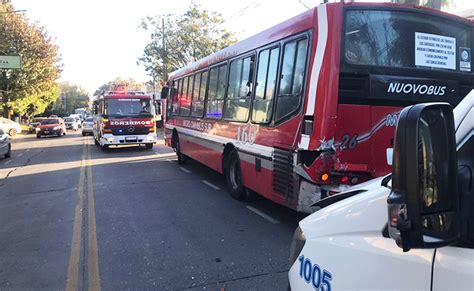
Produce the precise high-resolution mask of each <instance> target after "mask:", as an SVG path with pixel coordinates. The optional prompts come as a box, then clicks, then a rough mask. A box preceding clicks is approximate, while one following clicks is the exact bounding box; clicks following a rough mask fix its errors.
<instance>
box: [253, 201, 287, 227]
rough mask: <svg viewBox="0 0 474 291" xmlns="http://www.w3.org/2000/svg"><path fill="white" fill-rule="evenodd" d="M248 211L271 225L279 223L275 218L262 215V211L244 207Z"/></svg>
mask: <svg viewBox="0 0 474 291" xmlns="http://www.w3.org/2000/svg"><path fill="white" fill-rule="evenodd" d="M246 207H247V209H248V210H250V211H252V212H253V213H255V214H257V215H258V216H260V217H262V218H264V219H266V220H268V221H270V222H271V223H273V224H277V223H280V222H279V221H278V220H276V219H275V218H273V217H271V216H269V215H267V214H265V213H263V212H262V211H260V210H258V209H256V208H254V207H252V206H248V205H247V206H246Z"/></svg>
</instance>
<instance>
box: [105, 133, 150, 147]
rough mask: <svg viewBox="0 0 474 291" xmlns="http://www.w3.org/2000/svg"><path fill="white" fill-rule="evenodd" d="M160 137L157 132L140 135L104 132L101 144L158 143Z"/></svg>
mask: <svg viewBox="0 0 474 291" xmlns="http://www.w3.org/2000/svg"><path fill="white" fill-rule="evenodd" d="M157 141H158V137H157V136H156V133H149V134H138V135H119V136H117V135H113V134H104V135H103V136H102V137H101V138H100V144H101V145H133V144H150V143H151V144H156V142H157Z"/></svg>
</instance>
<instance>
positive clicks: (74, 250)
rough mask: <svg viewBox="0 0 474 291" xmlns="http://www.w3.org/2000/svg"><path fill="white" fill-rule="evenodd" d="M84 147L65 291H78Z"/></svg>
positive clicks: (84, 168) (84, 149)
mask: <svg viewBox="0 0 474 291" xmlns="http://www.w3.org/2000/svg"><path fill="white" fill-rule="evenodd" d="M85 158H86V146H85V140H84V147H83V150H82V158H81V169H80V173H79V186H78V188H77V203H76V208H75V210H74V226H73V230H72V243H71V254H70V256H69V265H68V271H67V283H66V291H73V290H78V289H79V263H80V260H81V240H82V206H83V202H84V176H85V170H86V167H85V165H86V162H85Z"/></svg>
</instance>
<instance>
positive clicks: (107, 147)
mask: <svg viewBox="0 0 474 291" xmlns="http://www.w3.org/2000/svg"><path fill="white" fill-rule="evenodd" d="M100 148H101V149H102V151H104V152H106V151H108V150H109V146H108V145H106V144H104V145H103V146H101V147H100Z"/></svg>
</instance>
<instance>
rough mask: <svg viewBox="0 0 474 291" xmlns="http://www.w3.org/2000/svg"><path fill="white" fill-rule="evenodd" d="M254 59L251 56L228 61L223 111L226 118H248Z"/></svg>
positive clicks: (238, 119)
mask: <svg viewBox="0 0 474 291" xmlns="http://www.w3.org/2000/svg"><path fill="white" fill-rule="evenodd" d="M254 59H255V58H254V57H253V56H251V57H246V58H244V59H238V60H234V61H232V62H231V63H230V69H229V70H230V73H229V89H228V91H227V98H226V100H225V103H226V105H225V112H224V117H225V118H226V119H230V120H235V121H247V120H248V116H249V106H250V96H251V93H252V77H253V76H252V75H253V73H252V72H253V68H252V66H253V63H254Z"/></svg>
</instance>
